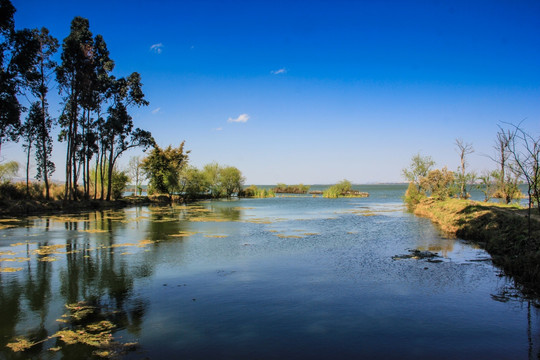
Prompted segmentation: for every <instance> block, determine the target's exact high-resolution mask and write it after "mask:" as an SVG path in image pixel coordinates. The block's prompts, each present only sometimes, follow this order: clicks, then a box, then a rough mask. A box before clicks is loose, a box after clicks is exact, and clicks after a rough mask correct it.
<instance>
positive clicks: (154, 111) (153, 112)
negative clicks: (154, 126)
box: [152, 108, 161, 114]
mask: <svg viewBox="0 0 540 360" xmlns="http://www.w3.org/2000/svg"><path fill="white" fill-rule="evenodd" d="M160 111H161V108H155V109H154V110H152V114H157V113H158V112H160Z"/></svg>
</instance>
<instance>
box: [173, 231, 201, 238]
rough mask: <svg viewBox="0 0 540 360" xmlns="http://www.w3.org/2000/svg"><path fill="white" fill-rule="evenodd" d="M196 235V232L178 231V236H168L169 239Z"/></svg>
mask: <svg viewBox="0 0 540 360" xmlns="http://www.w3.org/2000/svg"><path fill="white" fill-rule="evenodd" d="M195 234H197V232H196V231H180V232H179V233H178V234H170V235H169V236H171V237H187V236H191V235H195Z"/></svg>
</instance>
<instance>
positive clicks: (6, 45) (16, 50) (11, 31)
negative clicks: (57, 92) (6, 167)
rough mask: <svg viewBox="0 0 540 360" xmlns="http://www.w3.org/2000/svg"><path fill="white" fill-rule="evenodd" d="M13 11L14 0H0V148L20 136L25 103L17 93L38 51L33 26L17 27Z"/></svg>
mask: <svg viewBox="0 0 540 360" xmlns="http://www.w3.org/2000/svg"><path fill="white" fill-rule="evenodd" d="M14 14H15V7H14V6H13V5H12V4H11V2H10V1H9V0H0V150H1V146H2V144H3V143H4V142H6V141H15V140H17V138H18V136H19V130H20V129H19V128H20V126H21V121H20V116H21V112H22V110H23V107H22V105H21V104H20V103H19V100H18V99H17V94H18V92H19V91H20V90H21V88H22V86H23V85H24V79H23V78H24V75H25V74H27V72H28V70H29V69H30V68H31V67H32V64H33V62H34V60H35V53H36V51H37V48H36V44H35V42H34V41H33V32H32V30H29V29H23V30H15V22H14V19H13V15H14Z"/></svg>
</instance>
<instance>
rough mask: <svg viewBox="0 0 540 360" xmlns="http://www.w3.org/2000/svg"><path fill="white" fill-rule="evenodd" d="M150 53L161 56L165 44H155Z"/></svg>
mask: <svg viewBox="0 0 540 360" xmlns="http://www.w3.org/2000/svg"><path fill="white" fill-rule="evenodd" d="M150 51H153V52H155V53H156V54H161V52H162V51H163V44H162V43H159V44H154V45H152V46H150Z"/></svg>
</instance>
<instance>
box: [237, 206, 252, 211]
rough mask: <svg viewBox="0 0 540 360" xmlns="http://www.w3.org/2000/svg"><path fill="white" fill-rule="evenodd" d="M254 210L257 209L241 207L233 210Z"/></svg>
mask: <svg viewBox="0 0 540 360" xmlns="http://www.w3.org/2000/svg"><path fill="white" fill-rule="evenodd" d="M252 209H255V208H254V207H241V206H237V207H233V210H252Z"/></svg>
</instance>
